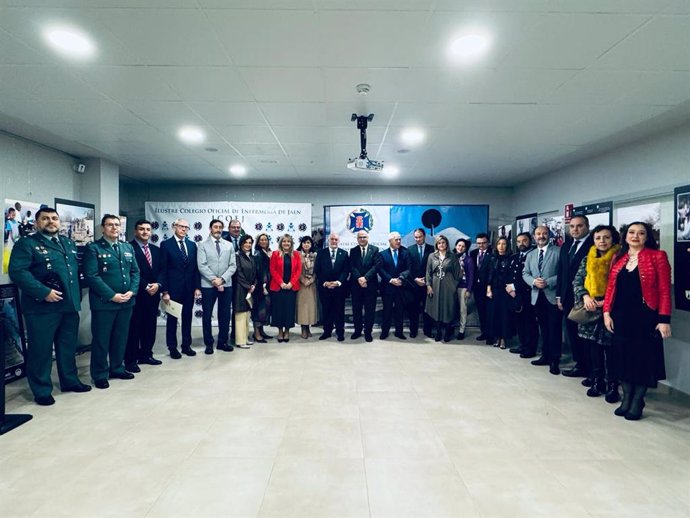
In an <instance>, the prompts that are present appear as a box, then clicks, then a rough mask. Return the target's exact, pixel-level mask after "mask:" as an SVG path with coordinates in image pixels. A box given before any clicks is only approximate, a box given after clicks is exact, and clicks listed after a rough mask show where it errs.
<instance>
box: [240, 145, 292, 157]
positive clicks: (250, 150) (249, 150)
mask: <svg viewBox="0 0 690 518" xmlns="http://www.w3.org/2000/svg"><path fill="white" fill-rule="evenodd" d="M236 147H237V149H238V150H239V152H240V153H242V154H243V155H244V156H248V157H249V156H253V157H259V156H278V155H282V154H283V150H282V149H280V146H279V145H278V144H277V143H273V144H237V146H236Z"/></svg>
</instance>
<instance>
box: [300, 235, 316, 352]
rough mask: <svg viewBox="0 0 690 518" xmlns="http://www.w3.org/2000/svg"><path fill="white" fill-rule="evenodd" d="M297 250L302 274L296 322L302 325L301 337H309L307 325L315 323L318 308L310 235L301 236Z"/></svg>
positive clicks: (314, 253) (313, 250) (313, 256)
mask: <svg viewBox="0 0 690 518" xmlns="http://www.w3.org/2000/svg"><path fill="white" fill-rule="evenodd" d="M297 251H298V252H299V253H300V254H301V256H302V274H301V275H300V278H299V282H300V285H301V287H300V290H299V291H298V292H297V324H299V325H300V326H302V338H304V339H307V338H310V337H311V329H310V327H309V326H313V325H314V324H316V321H317V319H318V308H317V305H316V282H315V281H316V276H315V275H314V263H315V262H316V246H314V240H313V239H312V238H311V237H310V236H303V237H302V238H301V239H300V240H299V247H298V248H297Z"/></svg>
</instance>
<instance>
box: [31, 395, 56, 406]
mask: <svg viewBox="0 0 690 518" xmlns="http://www.w3.org/2000/svg"><path fill="white" fill-rule="evenodd" d="M34 401H35V402H36V404H37V405H41V406H50V405H54V404H55V398H53V396H38V397H35V398H34Z"/></svg>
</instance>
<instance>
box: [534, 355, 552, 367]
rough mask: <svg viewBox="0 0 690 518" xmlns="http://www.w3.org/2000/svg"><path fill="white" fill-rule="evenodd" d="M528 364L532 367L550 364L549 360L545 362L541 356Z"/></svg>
mask: <svg viewBox="0 0 690 518" xmlns="http://www.w3.org/2000/svg"><path fill="white" fill-rule="evenodd" d="M530 363H531V364H532V365H548V364H549V363H551V362H550V361H549V360H547V359H546V358H544V357H543V356H540V357H539V358H537V359H536V360H532V361H531V362H530Z"/></svg>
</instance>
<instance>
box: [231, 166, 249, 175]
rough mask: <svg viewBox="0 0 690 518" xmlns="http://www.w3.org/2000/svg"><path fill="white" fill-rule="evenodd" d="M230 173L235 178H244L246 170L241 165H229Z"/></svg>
mask: <svg viewBox="0 0 690 518" xmlns="http://www.w3.org/2000/svg"><path fill="white" fill-rule="evenodd" d="M230 173H231V174H232V175H233V176H236V177H238V178H239V177H241V176H245V175H246V174H247V168H246V167H244V166H243V165H241V164H235V165H231V166H230Z"/></svg>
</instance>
